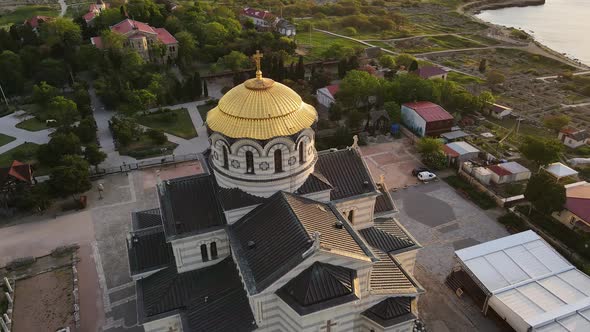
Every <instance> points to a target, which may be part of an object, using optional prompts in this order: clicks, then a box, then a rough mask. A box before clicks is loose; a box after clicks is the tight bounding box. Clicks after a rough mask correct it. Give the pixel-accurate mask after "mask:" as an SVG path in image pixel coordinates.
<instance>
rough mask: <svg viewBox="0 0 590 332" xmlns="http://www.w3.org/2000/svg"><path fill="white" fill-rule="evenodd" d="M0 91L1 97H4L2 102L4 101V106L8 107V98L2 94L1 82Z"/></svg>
mask: <svg viewBox="0 0 590 332" xmlns="http://www.w3.org/2000/svg"><path fill="white" fill-rule="evenodd" d="M0 92H2V97H3V98H4V102H5V103H6V107H8V99H6V95H5V94H4V89H2V84H0Z"/></svg>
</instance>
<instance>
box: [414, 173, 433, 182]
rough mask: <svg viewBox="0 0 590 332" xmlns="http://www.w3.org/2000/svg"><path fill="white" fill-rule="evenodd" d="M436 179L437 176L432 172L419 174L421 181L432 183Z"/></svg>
mask: <svg viewBox="0 0 590 332" xmlns="http://www.w3.org/2000/svg"><path fill="white" fill-rule="evenodd" d="M434 179H436V174H434V173H431V172H420V173H418V180H420V181H424V182H426V181H430V180H434Z"/></svg>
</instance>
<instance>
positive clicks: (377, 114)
mask: <svg viewBox="0 0 590 332" xmlns="http://www.w3.org/2000/svg"><path fill="white" fill-rule="evenodd" d="M367 125H368V126H369V128H370V129H371V130H372V131H373V132H379V133H387V132H389V131H390V125H391V118H390V117H389V114H388V113H387V111H386V110H372V111H370V112H369V123H367Z"/></svg>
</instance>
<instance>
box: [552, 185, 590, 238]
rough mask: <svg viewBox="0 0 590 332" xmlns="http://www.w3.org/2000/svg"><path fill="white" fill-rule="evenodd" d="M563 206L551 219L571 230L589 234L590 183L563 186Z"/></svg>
mask: <svg viewBox="0 0 590 332" xmlns="http://www.w3.org/2000/svg"><path fill="white" fill-rule="evenodd" d="M565 196H566V200H565V206H564V207H563V210H562V211H559V212H554V213H553V217H554V218H555V219H557V220H559V221H560V222H561V223H562V224H564V225H566V226H567V227H569V228H572V229H580V230H582V231H584V232H590V183H588V182H586V181H582V182H577V183H572V184H569V185H566V186H565Z"/></svg>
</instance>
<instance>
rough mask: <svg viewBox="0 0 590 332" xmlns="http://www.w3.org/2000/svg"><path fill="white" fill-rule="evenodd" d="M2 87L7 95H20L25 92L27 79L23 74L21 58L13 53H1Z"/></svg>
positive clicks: (0, 83) (0, 82) (0, 79)
mask: <svg viewBox="0 0 590 332" xmlns="http://www.w3.org/2000/svg"><path fill="white" fill-rule="evenodd" d="M0 73H2V75H0V85H2V88H3V89H4V93H5V94H7V95H14V94H19V93H21V92H22V91H23V88H24V83H25V79H24V77H23V74H22V63H21V60H20V58H19V56H18V55H17V54H16V53H14V52H12V51H3V52H2V53H0Z"/></svg>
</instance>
